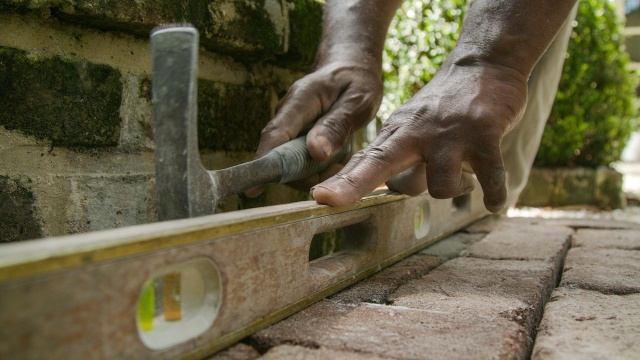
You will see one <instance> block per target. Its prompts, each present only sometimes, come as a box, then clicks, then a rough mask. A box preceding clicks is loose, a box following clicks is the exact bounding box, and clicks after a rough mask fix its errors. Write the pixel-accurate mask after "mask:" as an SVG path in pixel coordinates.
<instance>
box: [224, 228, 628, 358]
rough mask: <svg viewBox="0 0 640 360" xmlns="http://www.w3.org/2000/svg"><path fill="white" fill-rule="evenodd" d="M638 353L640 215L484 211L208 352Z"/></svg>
mask: <svg viewBox="0 0 640 360" xmlns="http://www.w3.org/2000/svg"><path fill="white" fill-rule="evenodd" d="M257 358H260V359H266V360H269V359H330V360H337V359H356V360H358V359H529V358H534V359H640V225H639V224H633V223H623V222H615V221H594V220H589V221H584V220H540V219H507V218H500V219H497V218H493V217H492V218H488V219H486V220H483V221H481V222H478V223H476V224H473V225H472V226H470V227H469V228H467V229H466V230H465V231H463V232H460V233H457V234H454V235H452V236H450V237H448V238H447V239H445V240H442V241H441V242H439V243H438V244H435V245H433V246H431V247H429V248H427V249H425V250H423V251H421V252H420V253H418V254H415V255H413V256H411V257H409V258H407V259H405V260H403V261H401V262H399V263H398V264H396V265H394V266H392V267H389V268H387V269H385V270H383V271H381V272H379V273H377V274H375V275H373V276H371V277H370V278H368V279H365V280H364V281H361V282H360V283H358V284H355V285H353V286H351V287H350V288H347V289H345V290H343V291H342V292H340V293H337V294H335V295H333V296H330V297H329V298H327V299H324V300H322V301H321V302H319V303H317V304H314V305H312V306H310V307H308V308H307V309H305V310H303V311H301V312H299V313H297V314H295V315H293V316H291V317H289V318H287V319H285V320H283V321H281V322H279V323H277V324H275V325H273V326H271V327H269V328H267V329H264V330H262V331H260V332H258V333H256V334H254V335H253V336H251V337H250V338H248V339H246V340H245V341H244V342H243V343H241V344H237V345H236V346H234V347H232V348H230V349H228V350H227V351H225V352H223V353H220V354H218V355H216V356H214V357H213V359H217V360H220V359H229V360H232V359H233V360H241V359H247V360H248V359H257Z"/></svg>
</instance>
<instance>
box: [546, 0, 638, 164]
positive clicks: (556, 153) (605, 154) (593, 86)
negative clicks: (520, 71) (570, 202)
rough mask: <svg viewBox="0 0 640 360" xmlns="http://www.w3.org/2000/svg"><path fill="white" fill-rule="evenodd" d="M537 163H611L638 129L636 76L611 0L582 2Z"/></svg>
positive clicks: (582, 0)
mask: <svg viewBox="0 0 640 360" xmlns="http://www.w3.org/2000/svg"><path fill="white" fill-rule="evenodd" d="M573 24H574V29H573V33H572V35H571V40H570V42H569V49H568V51H567V53H568V55H567V58H566V60H565V64H564V69H563V74H562V78H561V80H560V85H559V88H558V93H557V95H556V101H555V104H554V106H553V110H552V112H551V115H550V117H549V120H548V122H547V126H546V128H545V132H544V135H543V137H542V142H541V144H540V150H539V152H538V156H537V158H536V165H538V166H551V167H557V166H586V167H597V166H600V165H608V164H609V163H611V162H612V161H616V160H618V159H619V158H620V155H621V153H622V150H623V149H624V146H625V144H626V142H627V140H628V139H629V136H630V134H631V132H632V131H633V130H635V129H636V127H637V120H636V108H635V106H634V99H635V91H634V89H635V87H636V85H637V76H636V75H635V74H633V73H630V72H629V71H628V70H627V65H628V64H629V62H630V60H629V57H628V55H627V54H626V53H625V51H624V49H623V42H624V41H623V38H622V35H621V25H620V24H619V22H618V18H617V16H616V14H615V9H614V8H613V6H612V5H611V3H610V2H609V1H607V0H581V1H580V5H579V10H578V15H577V17H576V21H574V23H573Z"/></svg>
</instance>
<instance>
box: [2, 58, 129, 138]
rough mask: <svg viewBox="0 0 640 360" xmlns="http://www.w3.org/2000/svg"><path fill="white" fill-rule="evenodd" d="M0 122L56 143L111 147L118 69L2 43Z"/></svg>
mask: <svg viewBox="0 0 640 360" xmlns="http://www.w3.org/2000/svg"><path fill="white" fill-rule="evenodd" d="M0 98H1V99H2V104H3V106H2V107H0V125H3V126H4V127H5V128H6V129H8V130H14V129H15V130H19V131H21V132H23V133H25V134H27V135H33V136H35V137H36V138H38V139H49V140H51V141H52V143H53V145H54V146H92V147H95V146H115V145H117V143H118V138H119V136H120V104H121V101H122V82H121V76H120V73H119V71H117V70H115V69H113V68H111V67H108V66H105V65H96V64H91V63H87V62H80V61H73V60H69V59H64V58H61V57H57V56H54V57H41V56H37V55H30V54H28V53H26V52H25V51H22V50H16V49H11V48H6V47H0Z"/></svg>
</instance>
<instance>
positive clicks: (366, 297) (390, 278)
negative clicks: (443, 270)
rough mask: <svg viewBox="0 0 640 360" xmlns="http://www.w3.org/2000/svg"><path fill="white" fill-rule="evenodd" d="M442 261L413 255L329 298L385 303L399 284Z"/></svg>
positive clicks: (420, 274) (422, 273)
mask: <svg viewBox="0 0 640 360" xmlns="http://www.w3.org/2000/svg"><path fill="white" fill-rule="evenodd" d="M442 262H443V261H442V260H440V259H438V258H436V257H432V256H425V255H413V256H410V257H408V258H406V259H404V260H402V261H400V262H398V263H396V264H394V265H392V266H390V267H388V268H386V269H384V270H382V271H380V272H379V273H376V274H374V275H372V276H370V277H368V278H367V279H365V280H363V281H361V282H359V283H357V284H355V285H353V286H351V287H349V288H347V289H345V290H343V291H341V292H339V293H337V294H335V295H333V296H332V297H331V299H332V300H334V301H338V302H343V303H359V302H369V303H375V304H385V303H387V302H388V299H389V295H390V294H391V293H393V292H394V291H395V290H396V289H397V288H398V287H399V286H400V285H402V284H405V283H406V282H408V281H409V280H413V279H417V278H420V277H421V276H423V275H424V274H426V273H428V272H429V271H431V270H432V269H434V268H436V267H438V266H439V265H440V264H442Z"/></svg>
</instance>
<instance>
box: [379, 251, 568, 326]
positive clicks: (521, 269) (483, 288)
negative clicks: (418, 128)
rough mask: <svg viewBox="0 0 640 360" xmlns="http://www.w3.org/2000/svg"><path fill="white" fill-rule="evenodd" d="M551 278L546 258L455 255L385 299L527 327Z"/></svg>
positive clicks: (538, 311)
mask: <svg viewBox="0 0 640 360" xmlns="http://www.w3.org/2000/svg"><path fill="white" fill-rule="evenodd" d="M556 277H557V270H556V269H555V266H554V264H552V263H550V262H547V261H515V260H485V259H475V258H456V259H453V260H450V261H447V262H446V263H444V264H443V265H441V266H439V267H438V268H436V269H435V270H433V271H431V272H430V273H428V274H427V275H425V276H424V277H422V278H421V279H418V280H413V281H410V282H408V283H407V284H405V285H403V286H401V287H400V288H398V290H397V291H396V292H395V293H394V294H393V295H392V296H391V297H390V300H391V303H392V304H393V305H394V306H399V307H407V308H412V309H423V310H428V311H433V312H437V313H446V314H449V313H457V314H461V315H462V314H465V315H467V316H479V315H482V316H484V317H504V318H506V319H509V320H512V321H515V322H518V323H519V324H521V325H523V326H524V328H525V329H527V330H528V331H529V332H532V331H533V329H534V327H535V324H536V323H537V321H538V320H539V319H540V317H541V315H542V309H543V307H544V303H545V301H546V299H547V298H548V297H549V294H550V293H551V291H552V289H553V288H554V286H555V280H556Z"/></svg>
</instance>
